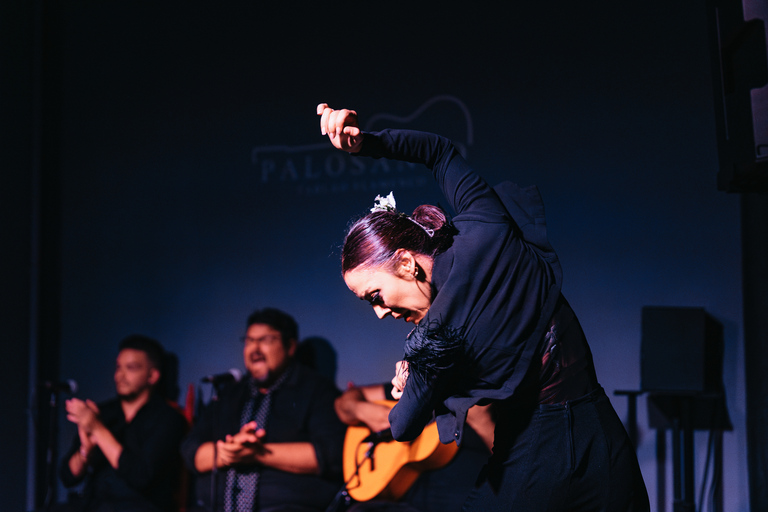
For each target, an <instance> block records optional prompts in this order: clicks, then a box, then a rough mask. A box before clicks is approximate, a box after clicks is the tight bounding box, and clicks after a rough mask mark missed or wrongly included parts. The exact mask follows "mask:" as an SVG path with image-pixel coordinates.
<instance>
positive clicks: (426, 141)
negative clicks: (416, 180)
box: [317, 103, 504, 213]
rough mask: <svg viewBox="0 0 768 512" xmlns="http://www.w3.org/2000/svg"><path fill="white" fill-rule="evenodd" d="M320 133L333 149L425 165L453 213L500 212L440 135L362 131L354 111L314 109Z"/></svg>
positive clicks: (488, 192)
mask: <svg viewBox="0 0 768 512" xmlns="http://www.w3.org/2000/svg"><path fill="white" fill-rule="evenodd" d="M317 113H318V115H320V116H321V119H320V131H321V133H322V134H323V135H328V138H329V139H330V141H331V143H332V144H333V146H334V147H336V148H338V149H341V150H344V151H348V152H350V153H356V154H358V155H360V156H369V157H374V158H387V159H392V160H402V161H406V162H412V163H419V164H423V165H425V166H426V167H427V168H428V169H430V170H431V171H432V175H433V176H434V178H435V181H436V182H437V184H438V185H439V186H440V188H441V189H442V191H443V194H444V195H445V198H446V199H447V200H448V202H449V203H450V205H451V207H452V208H453V209H454V210H455V211H456V213H462V212H464V211H467V210H470V209H472V210H486V211H488V210H490V211H494V212H501V213H504V208H503V206H502V205H501V202H500V201H499V198H498V196H497V195H496V194H495V192H494V191H493V190H492V189H491V187H489V186H488V184H487V183H486V182H485V181H484V180H483V179H482V178H481V177H480V176H479V175H477V174H476V173H475V172H474V170H473V169H472V168H471V167H470V166H469V164H468V163H467V162H466V160H464V157H463V156H462V155H461V154H460V153H459V151H458V149H457V148H456V147H455V146H454V145H453V143H452V142H451V141H450V140H449V139H447V138H445V137H442V136H440V135H436V134H433V133H427V132H420V131H414V130H382V131H380V132H362V131H360V128H359V125H358V117H357V112H355V111H354V110H348V109H341V110H334V109H332V108H330V107H328V105H327V104H325V103H321V104H320V105H318V106H317Z"/></svg>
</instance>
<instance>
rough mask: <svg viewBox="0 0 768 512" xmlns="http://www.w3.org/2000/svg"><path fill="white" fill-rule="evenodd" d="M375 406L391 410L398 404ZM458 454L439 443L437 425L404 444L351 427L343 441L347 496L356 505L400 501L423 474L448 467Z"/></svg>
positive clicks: (451, 446) (384, 435)
mask: <svg viewBox="0 0 768 512" xmlns="http://www.w3.org/2000/svg"><path fill="white" fill-rule="evenodd" d="M376 403H379V404H382V405H386V406H388V407H390V408H392V407H393V406H394V405H395V404H396V403H397V402H393V401H390V400H386V401H377V402H376ZM387 434H389V435H388V436H387ZM458 450H459V447H458V446H456V443H450V444H443V443H441V442H440V438H439V436H438V433H437V424H436V423H435V422H432V423H430V424H429V425H427V426H426V427H425V428H424V431H423V432H422V433H421V435H420V436H419V437H418V438H416V439H415V440H413V441H411V442H403V443H401V442H398V441H395V440H393V439H392V435H391V433H389V432H388V431H385V432H384V433H374V432H371V430H370V429H368V428H367V427H364V426H351V427H348V428H347V435H346V438H345V439H344V481H345V482H347V492H348V493H349V495H350V496H351V497H352V498H353V499H355V500H357V501H369V500H372V499H374V498H376V499H384V500H390V501H397V500H398V499H400V498H401V497H402V496H403V495H404V494H405V493H406V492H407V491H408V489H410V487H411V486H412V485H413V483H414V482H415V481H416V479H417V478H419V475H420V474H421V473H422V472H423V471H428V470H430V469H437V468H440V467H443V466H445V465H446V464H448V463H449V462H450V461H451V459H453V456H454V455H456V452H457V451H458Z"/></svg>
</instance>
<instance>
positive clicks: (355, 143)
mask: <svg viewBox="0 0 768 512" xmlns="http://www.w3.org/2000/svg"><path fill="white" fill-rule="evenodd" d="M317 115H319V116H321V117H320V133H322V134H323V135H328V139H329V140H330V141H331V144H333V146H334V147H335V148H337V149H341V150H342V151H348V152H350V153H357V152H358V151H360V148H361V147H362V145H363V133H362V132H361V131H360V127H359V126H358V124H357V112H355V111H354V110H348V109H341V110H334V109H332V108H330V107H329V106H328V104H327V103H320V104H319V105H318V106H317Z"/></svg>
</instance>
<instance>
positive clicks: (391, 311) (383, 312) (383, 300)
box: [344, 255, 432, 324]
mask: <svg viewBox="0 0 768 512" xmlns="http://www.w3.org/2000/svg"><path fill="white" fill-rule="evenodd" d="M407 256H409V255H407ZM415 268H416V267H415V260H414V259H413V258H412V257H410V259H409V258H408V257H407V258H405V259H403V260H401V261H400V262H399V263H398V264H397V265H396V266H395V268H392V267H391V266H390V265H380V266H376V267H357V268H354V269H352V270H350V271H348V272H347V273H346V274H344V282H345V283H346V284H347V287H349V289H350V290H351V291H352V293H354V294H355V295H357V296H358V297H359V298H360V299H361V300H366V301H368V302H369V303H370V304H371V306H372V307H373V311H374V312H375V313H376V316H378V317H379V318H385V317H387V316H391V317H392V318H394V319H400V318H402V319H403V320H405V321H406V322H412V323H414V324H418V323H419V322H420V321H421V320H422V319H423V318H424V316H425V315H426V314H427V311H429V307H430V306H431V304H432V299H431V288H430V285H429V283H428V282H425V281H423V280H419V279H417V278H416V277H414V270H415Z"/></svg>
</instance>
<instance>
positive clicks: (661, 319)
mask: <svg viewBox="0 0 768 512" xmlns="http://www.w3.org/2000/svg"><path fill="white" fill-rule="evenodd" d="M722 368H723V327H722V325H721V324H720V323H719V322H718V321H717V320H715V319H714V318H713V317H712V316H711V315H709V314H708V313H707V312H706V311H704V309H703V308H692V307H662V306H645V307H643V310H642V339H641V344H640V387H641V388H642V390H644V391H650V392H667V393H680V394H697V393H720V392H722Z"/></svg>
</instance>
